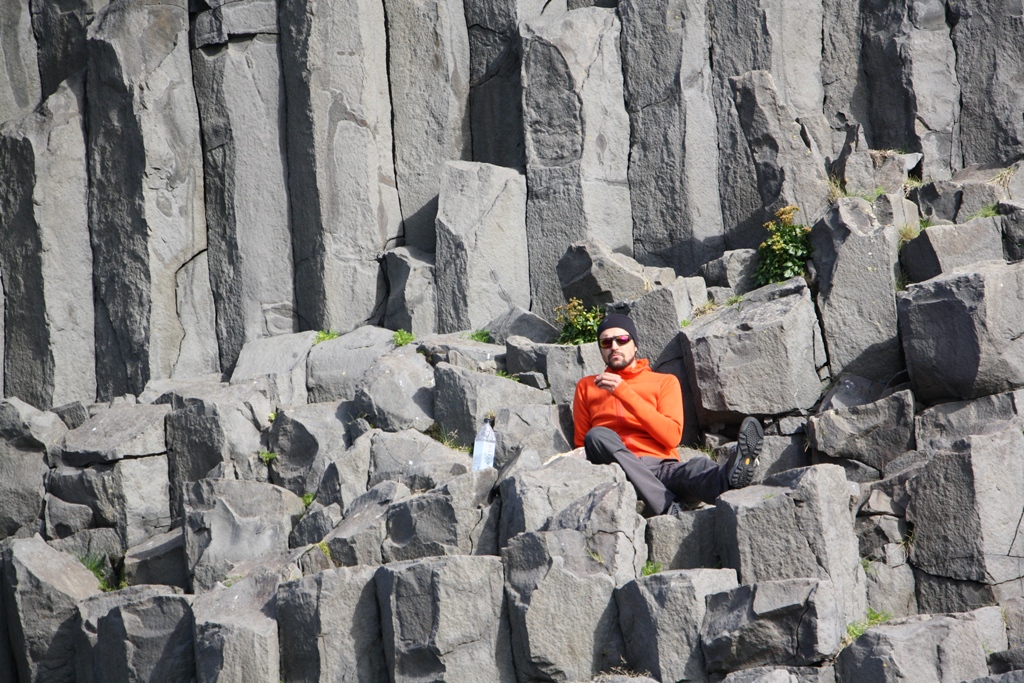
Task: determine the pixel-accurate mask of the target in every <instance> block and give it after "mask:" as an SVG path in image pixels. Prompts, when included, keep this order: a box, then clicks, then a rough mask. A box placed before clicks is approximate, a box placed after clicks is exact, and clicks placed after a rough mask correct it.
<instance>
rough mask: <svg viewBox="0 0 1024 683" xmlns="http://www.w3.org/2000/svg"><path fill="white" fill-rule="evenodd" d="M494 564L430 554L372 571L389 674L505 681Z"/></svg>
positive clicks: (507, 663) (512, 675)
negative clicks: (422, 557) (373, 572)
mask: <svg viewBox="0 0 1024 683" xmlns="http://www.w3.org/2000/svg"><path fill="white" fill-rule="evenodd" d="M502 570H503V567H502V562H501V560H500V559H499V558H497V557H438V558H427V559H422V560H414V561H411V562H400V563H396V564H389V565H385V566H383V567H381V568H380V569H379V570H378V572H377V600H378V602H379V604H380V608H381V610H380V620H381V625H382V627H383V628H382V630H383V644H384V656H385V658H386V660H387V665H388V675H389V678H390V679H391V680H393V681H395V682H396V683H398V682H400V681H402V682H404V681H419V680H422V679H423V676H424V674H425V673H426V672H428V671H429V672H435V675H436V674H438V673H443V674H444V677H445V679H446V680H451V681H479V680H488V681H499V682H500V683H512V681H515V680H516V670H515V668H513V665H512V651H511V648H510V647H509V625H508V617H507V615H506V607H505V596H504V594H503V589H504V585H503V584H504V580H503V579H504V576H503V571H502Z"/></svg>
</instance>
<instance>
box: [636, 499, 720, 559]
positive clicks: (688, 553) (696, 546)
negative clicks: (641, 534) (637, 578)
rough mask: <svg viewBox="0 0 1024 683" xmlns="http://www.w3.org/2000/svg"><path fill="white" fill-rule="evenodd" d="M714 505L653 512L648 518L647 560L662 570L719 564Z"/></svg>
mask: <svg viewBox="0 0 1024 683" xmlns="http://www.w3.org/2000/svg"><path fill="white" fill-rule="evenodd" d="M717 516H718V513H717V511H716V509H715V508H710V507H709V508H701V509H699V510H682V511H680V512H679V513H678V514H677V515H656V516H654V517H651V518H650V519H648V520H647V532H646V538H647V547H648V549H649V550H648V553H647V560H648V562H650V563H651V565H652V566H655V567H657V566H661V568H662V569H663V570H671V569H699V568H702V567H718V566H721V564H722V561H721V559H720V558H719V557H718V547H717V545H716V542H715V524H716V522H715V519H716V518H717Z"/></svg>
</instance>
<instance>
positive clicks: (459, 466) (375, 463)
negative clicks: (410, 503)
mask: <svg viewBox="0 0 1024 683" xmlns="http://www.w3.org/2000/svg"><path fill="white" fill-rule="evenodd" d="M363 438H367V439H368V440H369V441H370V477H369V480H368V482H367V483H368V485H369V486H371V487H372V486H376V485H377V484H379V483H381V482H383V481H393V482H400V483H402V484H404V485H405V486H408V487H409V488H410V489H412V490H414V491H429V490H430V489H432V488H436V487H437V486H440V485H442V484H444V483H445V482H447V481H450V480H451V479H453V478H454V477H457V476H459V475H460V474H465V473H466V472H468V471H469V466H470V465H471V464H472V459H471V458H470V457H469V455H468V454H467V453H461V452H459V451H455V450H452V449H451V448H448V447H447V446H445V445H444V444H441V443H438V442H437V441H434V440H433V439H431V438H430V437H429V436H425V435H423V434H421V433H419V432H417V431H416V430H413V429H407V430H405V431H402V432H398V433H397V434H389V433H387V432H379V431H375V432H372V433H371V435H370V436H369V437H363Z"/></svg>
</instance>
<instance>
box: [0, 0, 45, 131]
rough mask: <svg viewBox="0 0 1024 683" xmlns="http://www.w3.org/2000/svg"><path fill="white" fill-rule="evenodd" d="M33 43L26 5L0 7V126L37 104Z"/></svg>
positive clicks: (38, 94)
mask: <svg viewBox="0 0 1024 683" xmlns="http://www.w3.org/2000/svg"><path fill="white" fill-rule="evenodd" d="M39 96H40V89H39V68H38V66H37V64H36V40H35V37H34V36H33V35H32V22H31V17H30V16H29V11H28V3H27V2H21V0H19V1H18V2H11V1H10V0H8V1H7V2H4V3H2V4H0V123H3V122H4V121H8V120H10V119H15V118H18V117H19V116H22V115H24V114H27V113H28V112H30V111H32V108H33V107H35V106H36V105H37V104H39Z"/></svg>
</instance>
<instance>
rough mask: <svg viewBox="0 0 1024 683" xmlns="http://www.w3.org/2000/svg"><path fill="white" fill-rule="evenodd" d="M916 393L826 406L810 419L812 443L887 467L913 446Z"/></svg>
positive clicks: (834, 453) (837, 455) (840, 455)
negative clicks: (848, 405)
mask: <svg viewBox="0 0 1024 683" xmlns="http://www.w3.org/2000/svg"><path fill="white" fill-rule="evenodd" d="M913 416H914V395H913V394H912V393H911V392H910V391H909V390H904V391H899V392H896V393H895V394H892V395H890V396H887V397H886V398H883V399H881V400H879V401H875V402H873V403H869V404H867V405H862V406H853V407H851V408H837V409H835V410H827V411H825V412H823V413H821V414H819V415H812V416H811V418H810V419H809V420H808V421H807V427H808V435H809V437H810V440H811V444H812V445H813V446H814V447H815V448H816V449H817V450H818V451H820V452H821V453H824V454H825V455H828V456H831V457H833V458H852V459H854V460H859V461H860V462H863V463H864V464H866V465H870V466H871V467H874V468H875V469H877V470H884V469H885V468H886V466H887V465H888V464H889V463H890V462H891V461H892V460H893V459H895V458H896V457H898V456H900V455H902V454H903V453H905V452H906V451H909V450H913V449H914V446H915V443H914V417H913Z"/></svg>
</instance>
